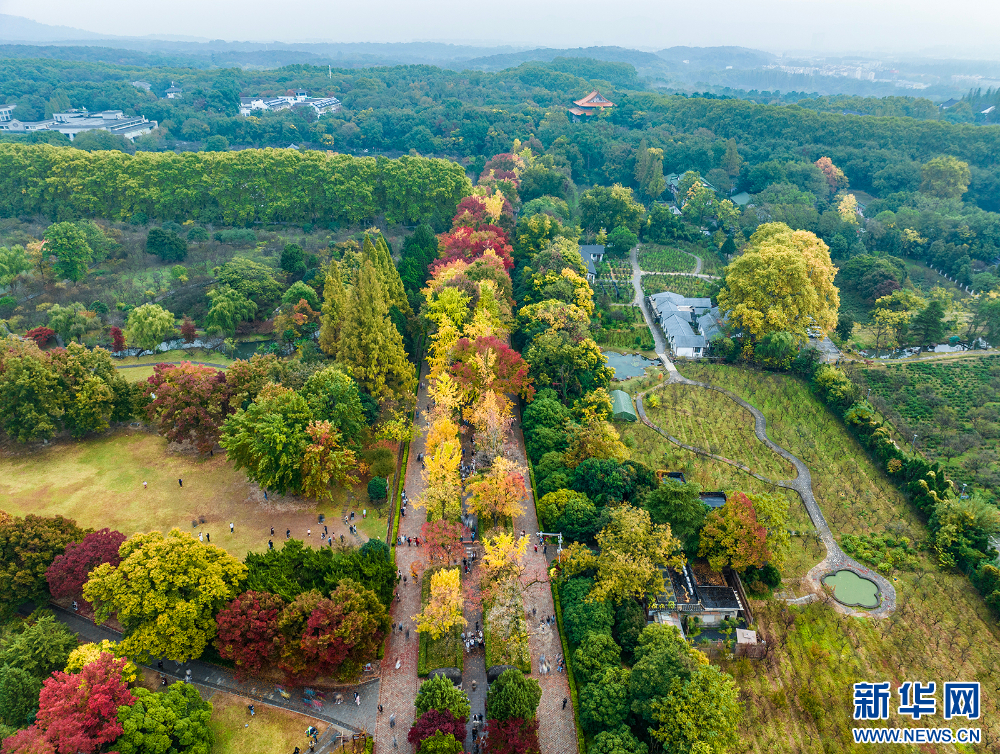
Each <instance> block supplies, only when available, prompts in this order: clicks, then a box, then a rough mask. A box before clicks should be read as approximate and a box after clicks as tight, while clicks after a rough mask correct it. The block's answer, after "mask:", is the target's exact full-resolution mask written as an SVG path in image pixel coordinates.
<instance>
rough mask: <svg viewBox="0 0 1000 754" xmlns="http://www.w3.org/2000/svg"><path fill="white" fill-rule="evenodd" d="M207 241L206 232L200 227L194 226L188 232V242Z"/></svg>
mask: <svg viewBox="0 0 1000 754" xmlns="http://www.w3.org/2000/svg"><path fill="white" fill-rule="evenodd" d="M208 239H209V235H208V231H207V230H205V229H204V228H203V227H201V226H200V225H195V226H194V227H193V228H191V230H189V231H188V241H197V242H201V241H207V240H208Z"/></svg>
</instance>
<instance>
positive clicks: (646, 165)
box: [635, 140, 667, 200]
mask: <svg viewBox="0 0 1000 754" xmlns="http://www.w3.org/2000/svg"><path fill="white" fill-rule="evenodd" d="M635 180H636V183H638V184H639V188H640V190H641V191H642V193H644V194H645V195H646V196H648V197H649V198H650V199H654V200H655V199H657V198H659V196H660V194H662V193H663V192H664V191H666V189H667V182H666V179H664V177H663V150H662V149H657V148H655V147H654V148H649V147H647V146H646V141H645V140H643V141H642V143H641V145H640V147H639V150H638V152H637V154H636V158H635Z"/></svg>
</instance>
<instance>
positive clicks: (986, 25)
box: [0, 0, 1000, 57]
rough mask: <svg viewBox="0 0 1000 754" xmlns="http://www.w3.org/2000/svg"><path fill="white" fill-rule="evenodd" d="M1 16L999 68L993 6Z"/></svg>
mask: <svg viewBox="0 0 1000 754" xmlns="http://www.w3.org/2000/svg"><path fill="white" fill-rule="evenodd" d="M0 13H7V14H10V15H16V16H23V17H26V18H30V19H32V20H34V21H39V22H41V23H46V24H57V25H63V26H73V27H76V28H80V29H85V30H88V31H95V32H100V33H106V34H112V35H118V36H146V35H186V36H191V37H201V38H207V39H225V40H230V41H235V40H239V41H282V42H304V41H312V42H318V41H327V42H414V41H437V42H456V43H465V44H476V45H484V46H493V45H508V44H509V45H518V46H546V47H587V46H591V45H620V46H622V47H631V48H637V49H647V50H657V49H662V48H664V47H671V46H675V45H689V46H715V45H739V46H743V47H751V48H756V49H762V50H768V51H772V52H779V53H780V52H785V51H791V50H798V51H801V50H815V51H818V52H833V51H837V52H928V51H930V52H933V51H939V52H942V53H947V54H948V56H949V57H950V56H956V57H976V56H979V55H984V56H985V55H986V54H989V57H996V52H991V51H993V50H995V49H996V48H995V40H996V38H997V36H998V32H1000V3H998V2H996V1H995V0H948V2H940V0H837V2H830V1H829V0H757V1H756V2H747V1H746V0H711V1H710V2H699V1H698V0H631V2H627V3H626V2H619V3H612V2H608V0H600V1H599V2H598V0H506V2H503V3H497V2H492V3H491V2H469V0H435V1H434V2H430V1H429V0H366V2H360V3H359V2H343V0H340V2H330V1H329V0H324V1H322V2H321V1H320V0H285V1H284V2H280V3H275V2H273V1H272V0H209V1H208V2H205V0H172V1H171V2H170V3H169V4H161V3H126V4H123V3H122V2H121V0H0ZM0 36H2V35H0Z"/></svg>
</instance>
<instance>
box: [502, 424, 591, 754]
mask: <svg viewBox="0 0 1000 754" xmlns="http://www.w3.org/2000/svg"><path fill="white" fill-rule="evenodd" d="M514 437H515V439H516V441H517V445H516V451H515V456H514V457H515V460H517V461H518V462H520V463H522V464H525V473H526V474H527V461H526V460H525V452H524V435H523V433H522V432H521V417H520V412H517V414H516V418H515V422H514ZM524 481H525V486H526V487H527V488H528V500H527V501H526V503H525V513H524V515H522V516H518V518H517V520H516V521H515V522H514V529H515V530H516V531H518V532H519V531H520V530H521V529H524V530H525V531H526V532H527V533H528V535H529V536H530V537H531V544H529V545H528V553H527V555H525V557H524V560H525V575H526V576H527V581H528V582H529V583H530V584H531V585H530V586H529V587H527V589H526V590H525V593H524V608H525V610H526V611H527V613H528V643H529V646H530V647H531V677H532V678H534V679H535V680H536V681H538V685H539V686H541V687H542V700H541V702H540V703H539V705H538V722H539V725H538V741H539V743H540V744H541V747H542V754H572V753H573V752H575V751H576V750H577V746H576V743H577V740H576V724H575V723H574V721H573V706H572V705H571V704H567V705H566V709H565V710H564V709H563V708H562V702H563V699H568V698H569V681H568V680H567V678H566V674H565V673H558V672H556V658H557V657H558V655H559V654H560V653H561V652H562V643H561V641H560V639H559V628H558V626H557V625H554V626H552V627H551V628H550V627H549V626H548V624H545V625H544V627H543V626H542V625H541V624H542V619H543V618H545V617H548V616H550V615H555V613H556V611H555V607H554V606H553V604H552V588H551V587H550V586H549V576H548V562H549V560H551V558H552V556H553V555H554V554H555V553H554V549H555V546H554V545H549V546H548V554H547V556H546V555H545V554H543V548H542V546H541V545H539V547H538V551H537V552H536V551H535V544H536V543H537V542H538V538H537V537H535V533H536V532H537V531H538V530H539V529H538V520H537V517H536V515H535V500H534V497H533V495H532V492H531V480H530V478H525V480H524ZM532 582H534V583H532ZM533 610H534V612H532V611H533ZM542 655H544V656H545V659H546V661H547V662H548V664H549V666H550V668H551V670H550V671H549V672H548V673H545V674H544V675H543V674H541V673H540V672H539V665H540V663H541V659H542Z"/></svg>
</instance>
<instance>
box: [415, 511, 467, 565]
mask: <svg viewBox="0 0 1000 754" xmlns="http://www.w3.org/2000/svg"><path fill="white" fill-rule="evenodd" d="M464 532H465V527H464V526H462V524H460V523H458V522H457V521H448V520H447V519H443V518H439V519H435V520H434V521H428V522H426V523H424V524H421V525H420V537H421V540H422V542H421V544H423V545H424V546H426V547H427V554H428V555H429V556H430V559H431V560H432V561H434V560H439V561H443V562H445V563H451V562H452V560H454V558H455V556H456V555H457V554H458V553H460V552H462V542H461V538H462V536H463V534H464Z"/></svg>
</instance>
